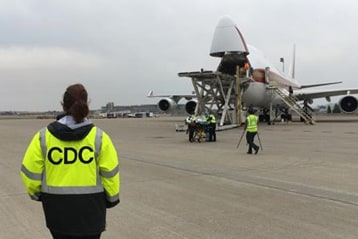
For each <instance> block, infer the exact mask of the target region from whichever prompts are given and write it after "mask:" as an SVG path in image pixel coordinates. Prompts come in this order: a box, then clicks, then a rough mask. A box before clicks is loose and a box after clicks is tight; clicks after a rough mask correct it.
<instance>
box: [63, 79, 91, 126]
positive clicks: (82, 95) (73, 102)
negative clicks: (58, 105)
mask: <svg viewBox="0 0 358 239" xmlns="http://www.w3.org/2000/svg"><path fill="white" fill-rule="evenodd" d="M87 97H88V96H87V91H86V89H85V87H84V86H83V85H82V84H74V85H70V86H69V87H67V89H66V92H65V93H64V94H63V102H62V107H63V110H64V111H65V112H66V114H67V115H71V116H72V117H73V118H74V120H75V121H76V123H80V122H82V121H83V119H84V118H85V117H86V116H87V115H88V113H89V107H88V100H87Z"/></svg>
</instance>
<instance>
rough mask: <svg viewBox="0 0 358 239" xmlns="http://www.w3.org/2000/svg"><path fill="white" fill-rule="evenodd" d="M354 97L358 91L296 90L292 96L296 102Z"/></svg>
mask: <svg viewBox="0 0 358 239" xmlns="http://www.w3.org/2000/svg"><path fill="white" fill-rule="evenodd" d="M351 94H352V95H354V94H358V89H339V90H321V91H304V90H296V91H295V92H294V93H293V95H294V96H295V97H296V98H297V99H298V100H312V99H318V98H326V99H327V101H330V97H333V96H340V95H343V96H344V95H351Z"/></svg>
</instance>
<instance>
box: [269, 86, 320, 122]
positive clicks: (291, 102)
mask: <svg viewBox="0 0 358 239" xmlns="http://www.w3.org/2000/svg"><path fill="white" fill-rule="evenodd" d="M270 88H271V89H272V90H273V91H274V92H276V94H277V95H278V96H280V98H281V99H282V101H283V102H285V104H286V105H287V106H288V107H290V108H291V109H292V110H293V111H295V112H296V113H297V114H298V115H299V116H300V117H302V119H303V120H304V121H305V123H306V124H311V125H313V124H315V123H316V122H315V121H314V120H313V118H312V115H310V114H309V113H307V112H306V110H305V109H302V107H301V106H300V105H299V104H298V103H297V102H298V101H299V100H298V99H297V98H296V97H295V96H293V95H290V94H289V93H288V91H287V90H284V89H280V88H278V87H270Z"/></svg>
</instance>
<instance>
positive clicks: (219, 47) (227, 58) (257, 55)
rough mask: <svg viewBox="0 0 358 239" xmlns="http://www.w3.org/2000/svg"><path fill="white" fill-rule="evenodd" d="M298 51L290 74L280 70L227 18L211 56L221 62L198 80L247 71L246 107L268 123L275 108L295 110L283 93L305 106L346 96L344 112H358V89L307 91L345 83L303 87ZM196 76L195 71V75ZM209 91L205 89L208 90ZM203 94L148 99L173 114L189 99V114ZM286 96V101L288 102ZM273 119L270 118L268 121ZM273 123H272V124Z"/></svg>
mask: <svg viewBox="0 0 358 239" xmlns="http://www.w3.org/2000/svg"><path fill="white" fill-rule="evenodd" d="M294 55H295V50H294V52H293V59H292V64H291V67H290V71H289V73H288V74H286V73H284V72H281V71H280V70H278V69H277V68H276V67H275V66H274V65H273V64H272V63H270V62H269V61H268V60H267V59H266V58H265V56H264V55H263V54H262V53H261V52H260V51H259V50H258V49H257V48H255V47H253V46H250V45H248V44H247V43H246V41H245V39H244V37H243V35H242V34H241V32H240V30H239V29H238V27H237V26H236V24H235V23H234V22H233V20H232V19H231V18H230V17H223V18H221V19H220V21H219V23H218V25H217V26H216V29H215V32H214V37H213V40H212V44H211V50H210V56H213V57H219V58H221V61H220V63H219V66H218V68H217V70H216V71H215V72H214V71H210V72H207V71H204V72H203V71H201V72H202V73H200V72H196V74H194V75H195V77H199V76H200V74H204V73H209V74H217V73H220V74H226V75H231V76H235V75H236V74H237V69H238V68H237V67H239V69H240V68H241V69H245V66H246V65H248V66H249V68H246V73H245V75H246V76H245V77H244V81H242V83H241V86H242V94H241V95H242V97H241V98H242V104H244V106H245V107H249V106H252V107H254V108H257V109H260V112H261V115H260V116H261V119H262V120H264V121H265V120H267V118H266V117H267V112H269V111H270V115H269V116H268V117H270V116H271V117H272V112H273V110H272V109H275V110H276V112H277V109H280V111H283V110H284V111H286V112H287V111H288V110H289V108H291V107H293V106H292V105H290V103H288V102H287V100H285V97H284V96H282V95H281V93H280V92H283V93H284V94H285V95H287V97H290V98H289V99H288V101H290V99H291V101H292V100H293V101H295V102H296V103H298V102H301V103H302V104H303V105H304V107H308V108H310V107H309V106H308V104H312V103H313V99H318V98H326V100H327V101H330V97H334V96H342V97H341V98H340V100H339V101H338V105H339V107H340V108H341V110H342V112H345V113H352V112H356V111H357V108H358V100H357V98H356V97H354V96H353V95H352V94H358V88H357V89H334V90H315V91H307V90H306V89H307V88H312V87H318V86H324V85H331V84H338V83H341V82H329V83H317V84H312V85H301V84H300V83H299V82H298V81H297V80H296V79H295V64H294V60H295V56H294ZM192 73H195V72H192ZM189 75H190V73H188V72H184V73H179V76H189ZM272 86H274V87H276V88H278V89H279V92H277V91H272ZM204 90H205V89H204ZM199 94H200V92H199V91H196V95H173V96H170V95H163V96H160V95H158V96H155V95H153V92H152V91H151V92H150V93H149V94H148V97H162V98H161V99H160V101H159V103H158V108H159V109H160V110H162V111H170V110H172V109H174V108H175V106H176V104H177V103H178V101H179V100H180V99H182V98H185V99H187V100H188V101H187V103H186V104H185V109H186V110H187V112H188V113H189V112H192V111H193V109H195V107H196V106H197V103H198V100H200V95H199ZM287 97H286V99H287ZM268 119H270V118H268ZM268 122H270V121H268Z"/></svg>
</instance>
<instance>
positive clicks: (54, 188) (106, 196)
mask: <svg viewBox="0 0 358 239" xmlns="http://www.w3.org/2000/svg"><path fill="white" fill-rule="evenodd" d="M62 106H63V110H64V112H65V115H64V116H63V117H59V119H58V120H56V121H54V122H52V123H50V124H49V125H48V126H47V127H46V128H43V129H41V130H40V131H38V132H37V133H36V134H35V135H34V137H33V138H32V141H31V142H30V144H29V146H28V148H27V150H26V152H25V155H24V159H23V162H22V167H21V178H22V180H23V183H24V185H25V188H26V190H27V192H28V194H29V195H30V197H31V199H33V200H35V201H41V202H42V206H43V210H44V214H45V219H46V225H47V227H48V229H49V230H50V232H51V234H52V237H53V238H54V239H60V238H61V239H63V238H88V239H89V238H92V239H98V238H100V236H101V233H102V232H103V231H104V230H105V225H106V209H107V208H111V207H114V206H116V205H117V204H118V203H119V201H120V200H119V192H120V172H119V163H118V157H117V151H116V149H115V147H114V145H113V143H112V141H111V139H110V137H109V136H108V135H107V134H106V133H105V132H104V131H102V130H101V129H100V128H98V127H96V126H95V125H94V124H93V123H92V122H91V121H90V120H89V119H88V118H86V117H87V115H88V113H89V107H88V99H87V91H86V89H85V88H84V86H83V85H81V84H75V85H71V86H69V87H68V88H67V89H66V92H65V93H64V95H63V102H62Z"/></svg>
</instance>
